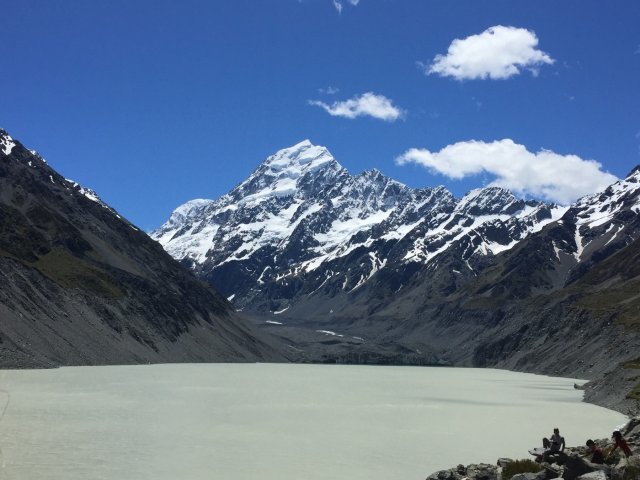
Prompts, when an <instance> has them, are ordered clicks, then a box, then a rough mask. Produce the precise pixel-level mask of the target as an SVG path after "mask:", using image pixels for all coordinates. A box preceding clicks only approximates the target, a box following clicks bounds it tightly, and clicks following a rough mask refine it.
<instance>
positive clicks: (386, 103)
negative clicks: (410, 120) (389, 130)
mask: <svg viewBox="0 0 640 480" xmlns="http://www.w3.org/2000/svg"><path fill="white" fill-rule="evenodd" d="M309 105H315V106H317V107H320V108H323V109H324V110H325V111H326V112H327V113H328V114H329V115H332V116H334V117H344V118H356V117H362V116H369V117H373V118H378V119H380V120H385V121H387V122H394V121H396V120H398V119H399V118H402V117H403V116H404V111H403V110H401V109H400V108H398V107H396V106H395V105H393V102H392V101H391V100H390V99H388V98H387V97H385V96H384V95H376V94H375V93H373V92H367V93H363V94H362V95H360V96H357V95H356V96H355V97H353V98H350V99H349V100H345V101H343V102H333V103H332V104H331V105H329V104H327V103H325V102H321V101H319V100H309Z"/></svg>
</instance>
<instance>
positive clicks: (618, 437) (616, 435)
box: [607, 430, 632, 457]
mask: <svg viewBox="0 0 640 480" xmlns="http://www.w3.org/2000/svg"><path fill="white" fill-rule="evenodd" d="M611 438H612V439H613V448H612V449H611V451H610V452H609V455H611V454H612V453H613V452H614V450H615V449H616V448H618V447H620V450H622V451H623V453H624V456H625V457H630V456H631V455H632V453H631V449H630V448H629V444H628V443H627V441H626V440H625V439H624V438H623V437H622V434H621V433H620V431H619V430H616V431H615V432H613V435H612V436H611ZM609 455H607V456H609Z"/></svg>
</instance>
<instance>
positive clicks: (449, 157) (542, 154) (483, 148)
mask: <svg viewBox="0 0 640 480" xmlns="http://www.w3.org/2000/svg"><path fill="white" fill-rule="evenodd" d="M396 163H397V164H398V165H404V164H407V163H416V164H418V165H422V166H423V167H425V168H427V169H428V170H429V171H431V172H433V173H439V174H442V175H445V176H446V177H449V178H451V179H456V180H459V179H462V178H464V177H468V176H471V175H478V174H481V173H489V174H491V175H495V177H496V178H495V180H494V181H493V182H491V184H490V185H492V186H499V187H504V188H508V189H509V190H511V191H513V192H514V193H517V194H519V195H522V196H533V197H536V198H542V199H544V200H548V201H552V202H556V203H559V204H562V205H568V204H569V203H571V202H573V201H575V200H576V199H578V198H580V197H581V196H583V195H586V194H589V193H594V192H597V191H599V190H601V189H603V188H605V187H606V186H608V185H610V184H612V183H613V182H615V181H617V180H618V179H617V178H616V177H615V176H614V175H611V174H610V173H607V172H604V171H602V170H601V168H602V165H601V164H600V163H598V162H596V161H595V160H584V159H582V158H580V157H578V156H577V155H561V154H558V153H554V152H552V151H550V150H540V151H539V152H537V153H533V152H530V151H528V150H527V149H526V147H525V146H524V145H519V144H517V143H515V142H514V141H513V140H511V139H508V138H506V139H503V140H497V141H494V142H491V143H486V142H482V141H476V140H470V141H467V142H458V143H455V144H453V145H448V146H446V147H444V148H443V149H442V150H440V151H439V152H430V151H429V150H426V149H418V148H411V149H409V150H407V151H406V152H404V153H403V154H402V155H400V156H399V157H397V158H396Z"/></svg>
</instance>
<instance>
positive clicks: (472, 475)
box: [427, 463, 498, 480]
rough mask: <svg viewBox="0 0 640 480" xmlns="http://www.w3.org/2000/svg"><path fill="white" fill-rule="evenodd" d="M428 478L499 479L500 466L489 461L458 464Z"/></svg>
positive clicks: (431, 479) (444, 479) (446, 479)
mask: <svg viewBox="0 0 640 480" xmlns="http://www.w3.org/2000/svg"><path fill="white" fill-rule="evenodd" d="M427 480H498V467H496V466H495V465H489V464H488V463H478V464H471V465H467V466H466V467H465V466H464V465H458V466H457V467H456V468H450V469H449V470H440V471H439V472H435V473H432V474H431V475H429V476H428V477H427Z"/></svg>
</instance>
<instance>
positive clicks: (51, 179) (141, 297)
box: [0, 130, 282, 367]
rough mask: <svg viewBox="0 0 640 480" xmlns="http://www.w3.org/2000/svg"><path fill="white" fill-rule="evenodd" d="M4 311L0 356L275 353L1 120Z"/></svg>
mask: <svg viewBox="0 0 640 480" xmlns="http://www.w3.org/2000/svg"><path fill="white" fill-rule="evenodd" d="M0 319H1V321H0V367H41V366H57V365H79V364H110V363H140V362H174V361H256V360H278V359H281V358H282V357H281V356H280V354H278V353H277V352H276V351H275V350H274V348H273V347H272V346H271V345H270V344H269V343H268V341H264V340H261V339H259V338H257V337H256V332H255V331H254V330H253V329H252V327H250V326H249V325H247V324H245V323H244V322H243V321H241V320H240V319H239V318H238V317H237V315H236V314H235V312H234V311H233V309H232V308H231V306H230V304H229V303H228V302H227V300H226V299H225V298H224V297H221V296H220V295H219V294H217V293H216V292H214V291H213V290H212V289H211V288H210V287H209V286H207V285H205V284H204V283H202V282H200V281H199V280H197V279H195V278H194V277H193V276H192V275H191V274H189V273H188V272H186V271H185V270H184V269H183V268H182V267H181V266H180V265H179V264H178V263H177V262H175V261H174V260H173V259H172V258H171V257H169V255H167V254H166V253H165V252H164V251H163V250H162V248H161V247H160V246H159V245H158V244H157V243H156V242H154V241H152V240H151V239H149V238H148V236H147V235H146V234H145V233H144V232H141V231H139V230H138V229H137V228H136V227H135V226H134V225H132V224H131V223H129V222H127V221H126V220H125V219H123V218H121V217H120V216H119V215H118V214H117V212H115V211H114V210H112V209H111V208H109V207H108V206H107V205H106V204H105V203H104V202H102V201H101V200H100V199H99V198H98V196H97V195H96V194H95V192H92V191H91V190H88V189H85V188H83V187H82V186H80V185H78V184H77V183H76V182H73V181H71V180H68V179H65V178H63V177H62V176H60V175H59V174H58V173H57V172H55V171H54V170H53V169H52V168H50V167H49V166H48V165H47V163H46V162H45V160H44V159H43V158H42V157H41V156H39V155H38V154H37V153H36V152H34V151H29V150H27V149H26V148H25V147H24V146H23V145H22V144H20V142H18V141H16V140H13V139H12V138H11V137H10V136H9V135H8V134H7V133H6V132H5V131H3V130H0ZM258 336H259V334H258Z"/></svg>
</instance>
